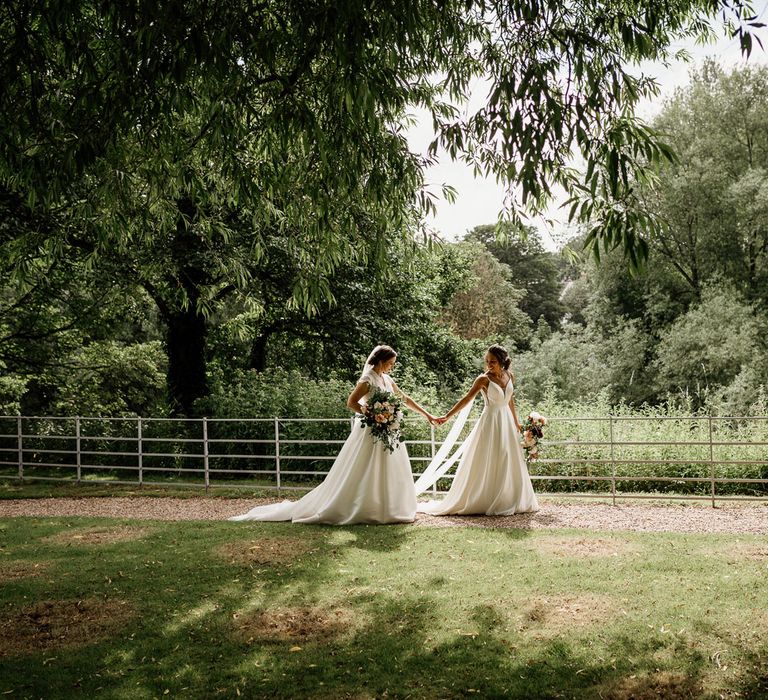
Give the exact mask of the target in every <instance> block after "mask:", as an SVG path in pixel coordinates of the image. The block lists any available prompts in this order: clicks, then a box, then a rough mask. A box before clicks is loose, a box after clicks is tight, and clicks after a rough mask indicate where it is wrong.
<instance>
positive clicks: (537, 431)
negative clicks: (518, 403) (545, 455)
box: [523, 411, 547, 462]
mask: <svg viewBox="0 0 768 700" xmlns="http://www.w3.org/2000/svg"><path fill="white" fill-rule="evenodd" d="M546 424H547V419H546V418H545V417H544V416H542V415H541V414H540V413H536V411H531V412H530V413H529V414H528V418H526V419H525V423H523V449H524V450H525V458H526V460H527V461H529V462H530V461H531V460H534V459H536V458H538V456H539V440H540V439H541V438H542V437H544V431H543V430H542V428H543V427H544V426H545V425H546Z"/></svg>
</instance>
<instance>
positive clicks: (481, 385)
mask: <svg viewBox="0 0 768 700" xmlns="http://www.w3.org/2000/svg"><path fill="white" fill-rule="evenodd" d="M487 388H488V377H486V376H485V375H484V374H481V375H480V376H479V377H478V378H477V379H475V382H474V384H472V387H471V388H470V390H469V391H468V392H467V393H466V394H464V396H463V397H462V398H460V399H459V400H458V401H457V402H456V404H455V405H454V407H453V408H452V409H451V410H450V411H448V413H446V414H445V415H444V416H443V417H442V418H438V420H439V421H440V422H441V423H445V421H447V420H450V419H451V418H453V416H454V415H455V414H457V413H458V412H459V411H460V410H461V409H462V408H464V406H466V405H467V404H468V403H470V402H471V401H473V400H474V398H475V396H477V393H478V392H479V391H480V390H481V389H487Z"/></svg>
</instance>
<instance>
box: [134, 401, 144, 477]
mask: <svg viewBox="0 0 768 700" xmlns="http://www.w3.org/2000/svg"><path fill="white" fill-rule="evenodd" d="M136 437H137V438H138V441H137V447H136V451H137V456H138V458H139V486H140V487H141V486H144V445H143V442H142V422H141V416H139V417H138V418H137V419H136Z"/></svg>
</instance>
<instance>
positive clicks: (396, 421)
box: [361, 389, 403, 452]
mask: <svg viewBox="0 0 768 700" xmlns="http://www.w3.org/2000/svg"><path fill="white" fill-rule="evenodd" d="M402 406H403V402H402V400H401V399H400V398H399V397H398V396H396V395H395V394H393V393H392V392H389V391H383V390H382V389H374V390H373V391H372V392H371V395H370V396H369V397H368V403H367V404H366V405H365V406H364V408H363V414H362V424H361V427H362V428H370V429H371V434H372V435H373V439H374V440H379V441H381V442H382V443H383V444H384V449H385V450H389V451H390V452H394V451H395V448H396V447H398V446H399V445H400V443H401V442H402V441H403V438H402V437H401V435H400V424H401V422H402V420H403V410H402Z"/></svg>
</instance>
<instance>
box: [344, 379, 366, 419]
mask: <svg viewBox="0 0 768 700" xmlns="http://www.w3.org/2000/svg"><path fill="white" fill-rule="evenodd" d="M369 389H370V387H369V386H368V382H358V384H357V386H356V387H355V388H354V389H353V390H352V393H351V394H350V395H349V398H348V399H347V408H349V409H350V410H352V411H354V412H355V413H362V412H363V407H362V406H361V405H360V399H362V398H363V396H365V395H366V394H367V393H368V390H369Z"/></svg>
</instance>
